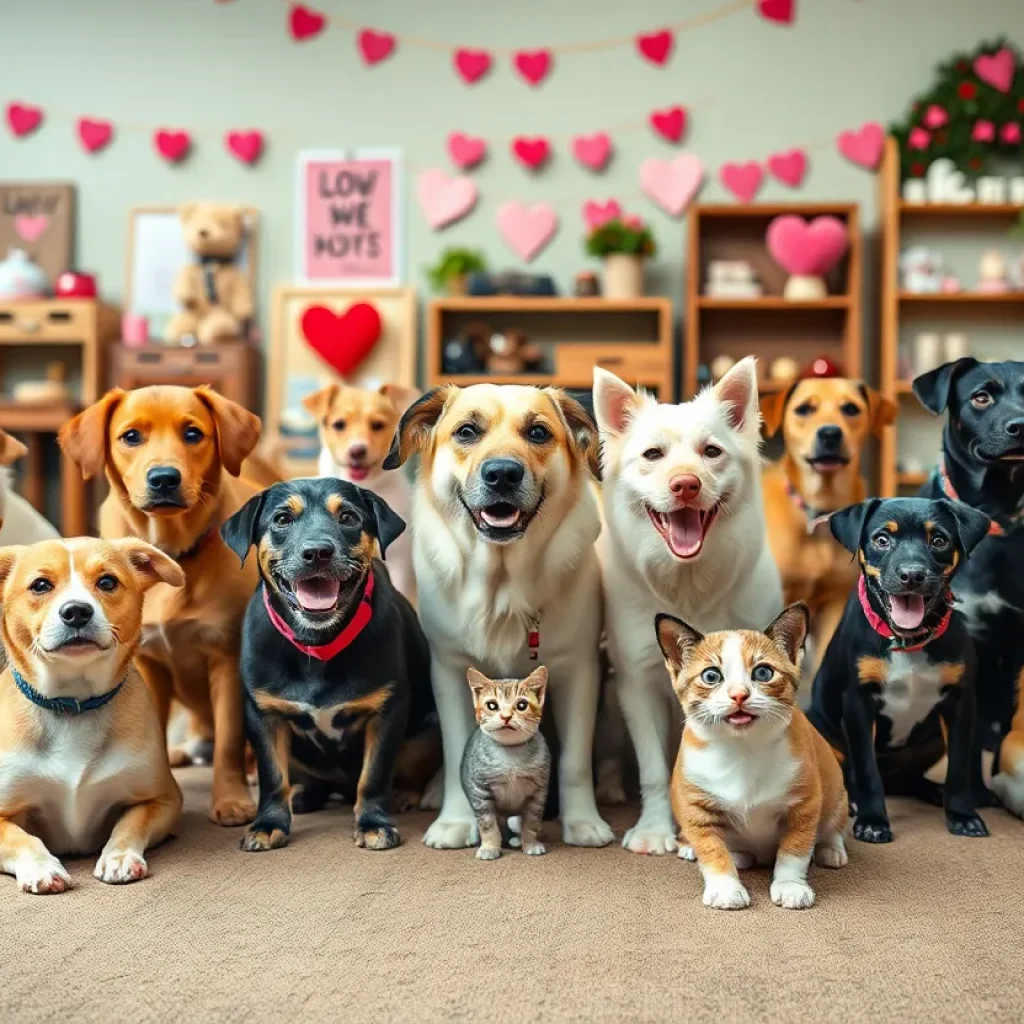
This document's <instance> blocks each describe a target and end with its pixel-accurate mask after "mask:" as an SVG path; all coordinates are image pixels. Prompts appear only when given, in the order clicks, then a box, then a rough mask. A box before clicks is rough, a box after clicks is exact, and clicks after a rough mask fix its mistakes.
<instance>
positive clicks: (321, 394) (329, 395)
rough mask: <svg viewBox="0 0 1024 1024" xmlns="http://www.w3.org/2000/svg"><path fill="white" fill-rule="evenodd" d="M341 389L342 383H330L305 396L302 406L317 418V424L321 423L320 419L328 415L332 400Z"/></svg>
mask: <svg viewBox="0 0 1024 1024" xmlns="http://www.w3.org/2000/svg"><path fill="white" fill-rule="evenodd" d="M340 390H341V385H340V384H328V385H327V387H325V388H321V389H320V390H319V391H314V392H312V393H311V394H308V395H306V397H305V398H303V400H302V408H303V409H305V410H306V412H308V413H309V414H310V415H311V416H313V417H314V418H315V419H316V421H317V426H319V425H320V421H321V420H322V419H323V418H324V417H325V416H326V415H327V410H328V409H330V407H331V402H333V401H334V399H335V398H336V397H337V395H338V392H339V391H340Z"/></svg>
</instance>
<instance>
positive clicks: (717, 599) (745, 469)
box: [594, 358, 782, 854]
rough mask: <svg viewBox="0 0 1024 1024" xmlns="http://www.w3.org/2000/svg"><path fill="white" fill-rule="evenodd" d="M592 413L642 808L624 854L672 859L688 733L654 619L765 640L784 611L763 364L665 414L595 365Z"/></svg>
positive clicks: (612, 624)
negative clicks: (766, 476)
mask: <svg viewBox="0 0 1024 1024" xmlns="http://www.w3.org/2000/svg"><path fill="white" fill-rule="evenodd" d="M594 410H595V413H596V416H597V422H598V426H599V428H600V432H601V442H602V454H601V461H602V470H603V473H602V476H603V486H602V502H603V509H604V522H605V530H604V531H603V533H602V535H601V541H600V552H601V563H602V568H603V572H604V593H605V604H606V617H605V628H606V633H607V638H608V650H609V654H610V657H611V661H612V664H613V666H614V669H615V686H616V694H617V697H618V703H619V705H620V706H621V708H622V712H623V714H624V716H625V719H626V725H627V727H628V730H629V735H630V738H631V739H632V742H633V747H634V749H635V751H636V757H637V765H638V768H639V774H640V788H641V795H642V798H643V809H642V811H641V815H640V820H639V821H638V822H637V824H636V825H635V826H634V827H633V828H631V829H629V830H628V831H627V833H626V835H625V838H624V840H623V845H624V846H625V847H626V848H627V849H628V850H632V851H633V852H635V853H654V854H664V853H669V852H671V851H673V850H675V849H676V829H675V827H674V825H673V822H672V810H671V807H670V806H669V772H670V768H671V764H672V762H673V760H674V758H675V754H676V750H677V748H678V746H679V738H680V735H681V729H682V722H681V717H680V709H679V703H678V701H677V700H675V698H674V697H673V694H672V689H671V687H670V686H669V683H668V680H667V678H666V676H665V670H664V665H663V662H662V657H661V653H660V651H659V649H658V645H657V644H656V643H654V642H653V640H652V638H651V634H650V623H651V620H652V619H653V618H654V616H655V615H656V614H658V613H662V612H664V613H670V614H672V615H675V616H677V617H678V618H681V619H682V620H684V621H685V622H689V623H691V624H692V625H693V627H694V628H695V629H698V630H700V631H701V632H709V633H710V632H716V631H718V630H724V629H736V628H749V629H759V628H761V627H762V626H763V625H764V624H765V623H766V622H770V621H771V620H772V619H773V618H774V617H775V616H776V615H778V614H779V612H780V611H781V610H782V588H781V586H780V584H779V573H778V569H777V568H776V566H775V562H774V561H773V559H772V556H771V551H770V549H769V547H768V540H767V537H766V536H765V522H764V510H763V504H762V498H761V485H760V476H761V457H760V452H761V433H760V416H759V413H758V402H757V375H756V371H755V364H754V360H753V358H747V359H743V360H741V361H740V362H739V363H737V364H736V365H735V366H734V367H733V368H732V369H731V370H730V371H729V372H728V373H727V374H725V376H723V377H722V379H721V380H720V381H719V382H718V383H717V384H716V385H715V386H714V387H711V388H708V389H706V390H704V391H702V392H701V393H700V394H699V395H697V397H696V398H694V399H693V400H692V401H690V402H683V403H681V404H679V405H669V404H664V403H659V402H657V401H656V400H655V399H654V398H652V397H651V396H649V395H646V394H644V393H643V392H639V393H638V392H636V391H634V390H633V389H632V388H631V387H630V386H629V385H628V384H626V383H625V382H624V381H622V380H620V379H619V378H618V377H616V376H615V375H614V374H612V373H609V372H608V371H606V370H603V369H601V368H599V367H598V368H595V370H594ZM609 707H611V705H610V704H609Z"/></svg>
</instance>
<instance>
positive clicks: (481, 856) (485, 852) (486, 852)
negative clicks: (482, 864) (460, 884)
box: [476, 846, 501, 860]
mask: <svg viewBox="0 0 1024 1024" xmlns="http://www.w3.org/2000/svg"><path fill="white" fill-rule="evenodd" d="M500 856H501V850H496V849H494V847H493V846H481V847H480V848H479V849H478V850H477V851H476V859H477V860H497V859H498V858H499V857H500Z"/></svg>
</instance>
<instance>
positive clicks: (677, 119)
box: [649, 107, 686, 142]
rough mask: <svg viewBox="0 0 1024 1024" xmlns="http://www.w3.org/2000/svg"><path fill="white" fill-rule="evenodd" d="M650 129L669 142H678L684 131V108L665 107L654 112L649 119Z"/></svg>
mask: <svg viewBox="0 0 1024 1024" xmlns="http://www.w3.org/2000/svg"><path fill="white" fill-rule="evenodd" d="M649 120H650V122H651V127H652V128H653V129H654V130H655V131H656V132H657V133H658V134H659V135H660V136H661V137H662V138H663V139H668V141H669V142H679V141H680V140H681V139H682V137H683V133H684V132H685V131H686V108H685V107H666V108H665V109H664V110H655V111H653V112H652V113H651V116H650V118H649Z"/></svg>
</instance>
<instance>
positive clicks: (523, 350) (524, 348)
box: [484, 328, 544, 374]
mask: <svg viewBox="0 0 1024 1024" xmlns="http://www.w3.org/2000/svg"><path fill="white" fill-rule="evenodd" d="M543 359H544V353H543V352H542V351H541V350H540V349H539V348H538V347H537V346H536V345H534V344H533V343H532V342H531V341H530V339H529V338H528V337H527V336H526V333H525V332H524V331H520V330H519V329H518V328H509V329H508V330H507V331H504V332H502V331H495V333H494V334H492V335H491V337H490V339H489V340H488V343H487V355H486V357H485V359H484V362H485V364H486V366H487V372H488V373H493V374H506V373H531V372H533V371H535V370H536V369H537V368H538V367H539V366H540V364H541V362H542V360H543Z"/></svg>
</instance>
